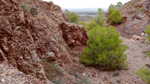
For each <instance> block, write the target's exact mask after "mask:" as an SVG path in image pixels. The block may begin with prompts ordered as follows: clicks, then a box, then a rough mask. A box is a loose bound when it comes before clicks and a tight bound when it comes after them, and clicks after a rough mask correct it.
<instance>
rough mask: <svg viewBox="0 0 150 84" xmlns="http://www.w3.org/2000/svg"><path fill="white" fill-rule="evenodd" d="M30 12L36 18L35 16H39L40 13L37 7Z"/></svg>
mask: <svg viewBox="0 0 150 84" xmlns="http://www.w3.org/2000/svg"><path fill="white" fill-rule="evenodd" d="M30 12H31V14H32V15H33V16H35V15H37V14H38V11H37V8H36V7H32V8H31V9H30Z"/></svg>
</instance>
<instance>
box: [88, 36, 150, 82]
mask: <svg viewBox="0 0 150 84" xmlns="http://www.w3.org/2000/svg"><path fill="white" fill-rule="evenodd" d="M121 39H123V44H124V45H127V47H128V48H127V50H126V52H125V54H127V57H128V67H129V69H128V70H121V71H110V72H108V71H99V70H95V68H90V69H89V68H87V70H86V71H87V72H85V74H86V75H87V76H88V77H89V78H90V80H89V81H92V84H146V83H145V82H143V81H142V80H141V79H140V78H139V77H138V76H137V75H136V74H135V73H136V70H137V69H140V67H142V66H145V65H146V64H150V59H149V57H147V56H146V55H145V53H144V52H145V51H147V50H149V49H150V45H147V44H145V43H140V42H137V41H135V40H132V39H130V40H129V39H126V38H123V37H121ZM90 73H91V74H90ZM116 74H118V76H113V75H116Z"/></svg>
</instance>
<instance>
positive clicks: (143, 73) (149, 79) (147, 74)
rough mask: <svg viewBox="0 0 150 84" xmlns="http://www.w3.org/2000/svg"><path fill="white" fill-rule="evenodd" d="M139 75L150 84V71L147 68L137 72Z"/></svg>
mask: <svg viewBox="0 0 150 84" xmlns="http://www.w3.org/2000/svg"><path fill="white" fill-rule="evenodd" d="M136 74H137V75H139V76H140V77H141V78H142V80H143V81H145V82H147V84H150V70H149V69H148V68H147V67H142V68H141V69H140V70H137V72H136Z"/></svg>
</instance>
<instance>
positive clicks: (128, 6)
mask: <svg viewBox="0 0 150 84" xmlns="http://www.w3.org/2000/svg"><path fill="white" fill-rule="evenodd" d="M119 10H120V13H121V15H122V17H123V23H121V24H120V25H118V26H117V27H116V29H117V30H118V31H120V32H121V34H122V35H123V36H125V37H131V36H133V35H139V36H141V33H144V30H145V28H146V26H147V25H150V0H131V1H129V2H127V3H125V4H124V5H123V6H122V7H121V8H120V9H119Z"/></svg>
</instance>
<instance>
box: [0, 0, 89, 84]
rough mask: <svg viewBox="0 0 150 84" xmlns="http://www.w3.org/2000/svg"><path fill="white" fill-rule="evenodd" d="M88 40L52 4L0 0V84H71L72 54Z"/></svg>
mask: <svg viewBox="0 0 150 84" xmlns="http://www.w3.org/2000/svg"><path fill="white" fill-rule="evenodd" d="M87 39H88V35H87V33H86V31H85V30H84V28H83V27H82V26H80V25H78V24H71V23H68V21H67V18H66V17H65V15H64V14H63V12H62V11H61V8H60V7H59V6H57V5H54V4H53V3H52V2H44V1H40V0H0V84H52V82H53V83H54V82H58V81H59V82H60V80H59V79H60V78H62V79H63V80H65V79H66V80H67V81H65V82H66V84H70V81H72V80H73V79H74V80H75V78H73V77H71V76H70V74H69V73H68V71H69V69H72V67H73V64H72V60H71V58H72V54H73V53H74V52H76V51H82V48H83V47H84V46H85V45H86V41H87ZM56 76H59V78H57V77H56ZM61 82H64V81H61Z"/></svg>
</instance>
